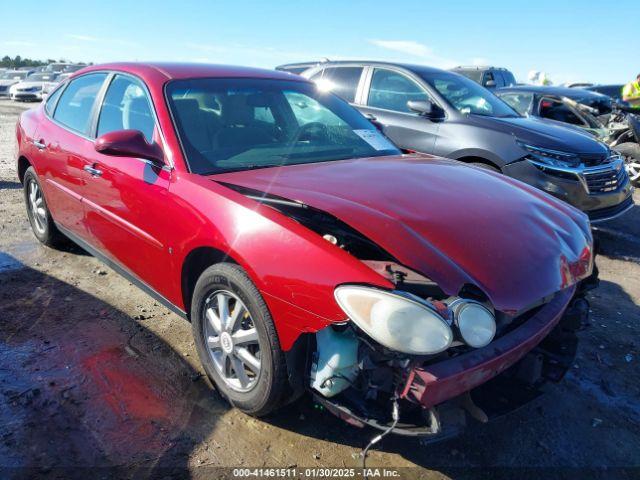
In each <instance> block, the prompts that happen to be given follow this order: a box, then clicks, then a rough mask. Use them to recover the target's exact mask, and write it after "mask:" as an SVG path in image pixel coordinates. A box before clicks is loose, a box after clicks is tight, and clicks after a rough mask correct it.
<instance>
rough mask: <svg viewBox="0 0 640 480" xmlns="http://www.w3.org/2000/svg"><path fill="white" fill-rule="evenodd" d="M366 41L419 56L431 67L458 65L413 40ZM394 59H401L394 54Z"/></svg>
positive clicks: (407, 54) (408, 54)
mask: <svg viewBox="0 0 640 480" xmlns="http://www.w3.org/2000/svg"><path fill="white" fill-rule="evenodd" d="M368 41H369V43H371V44H372V45H375V46H376V47H379V48H382V49H384V50H389V51H391V52H398V53H401V54H403V55H405V56H409V57H413V58H419V59H420V60H421V61H422V63H426V64H429V65H430V66H433V67H439V68H451V67H455V66H456V65H460V62H458V61H456V60H453V59H450V58H445V57H441V56H440V55H437V54H435V53H434V51H433V49H432V48H431V47H429V46H428V45H425V44H423V43H420V42H416V41H414V40H380V39H372V40H368ZM394 60H401V58H398V57H397V56H394Z"/></svg>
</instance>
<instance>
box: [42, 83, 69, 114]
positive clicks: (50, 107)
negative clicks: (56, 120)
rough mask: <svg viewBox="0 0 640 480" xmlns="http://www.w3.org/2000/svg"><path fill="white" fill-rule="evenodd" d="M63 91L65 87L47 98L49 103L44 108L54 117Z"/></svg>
mask: <svg viewBox="0 0 640 480" xmlns="http://www.w3.org/2000/svg"><path fill="white" fill-rule="evenodd" d="M63 90H64V87H60V88H58V89H56V91H55V92H53V93H52V94H51V95H49V97H48V98H47V103H46V104H45V106H44V108H45V109H46V110H47V113H48V114H49V115H53V110H54V109H55V108H56V102H57V101H58V98H59V97H60V94H61V93H62V91H63Z"/></svg>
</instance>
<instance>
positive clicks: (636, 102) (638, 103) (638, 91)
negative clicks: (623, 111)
mask: <svg viewBox="0 0 640 480" xmlns="http://www.w3.org/2000/svg"><path fill="white" fill-rule="evenodd" d="M622 100H623V101H625V102H627V103H628V104H629V105H631V106H632V107H633V108H638V109H640V73H639V74H638V76H637V77H636V81H635V82H629V83H627V84H626V85H625V86H624V88H623V89H622Z"/></svg>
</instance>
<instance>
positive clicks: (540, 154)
mask: <svg viewBox="0 0 640 480" xmlns="http://www.w3.org/2000/svg"><path fill="white" fill-rule="evenodd" d="M516 143H517V144H518V145H519V146H520V147H522V148H524V149H525V150H526V151H527V152H529V157H531V159H532V160H536V161H538V162H541V163H546V164H547V165H552V166H555V167H578V166H580V157H579V156H578V155H577V154H575V153H570V152H560V151H558V150H550V149H548V148H541V147H534V146H532V145H528V144H526V143H524V142H520V141H516Z"/></svg>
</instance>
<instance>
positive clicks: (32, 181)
mask: <svg viewBox="0 0 640 480" xmlns="http://www.w3.org/2000/svg"><path fill="white" fill-rule="evenodd" d="M23 190H24V201H25V204H26V207H27V216H28V217H29V223H30V224H31V230H33V234H34V235H35V236H36V238H37V239H38V240H39V241H40V242H41V243H44V244H45V245H47V246H48V247H59V246H61V245H63V244H64V242H65V240H66V239H65V237H64V235H62V233H60V231H59V230H58V228H57V227H56V224H55V223H54V221H53V218H52V217H51V212H50V211H49V208H48V207H47V201H46V200H45V198H44V193H43V191H42V187H41V186H40V181H39V180H38V175H37V174H36V171H35V170H34V169H33V167H29V168H27V171H26V172H25V174H24V179H23Z"/></svg>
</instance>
